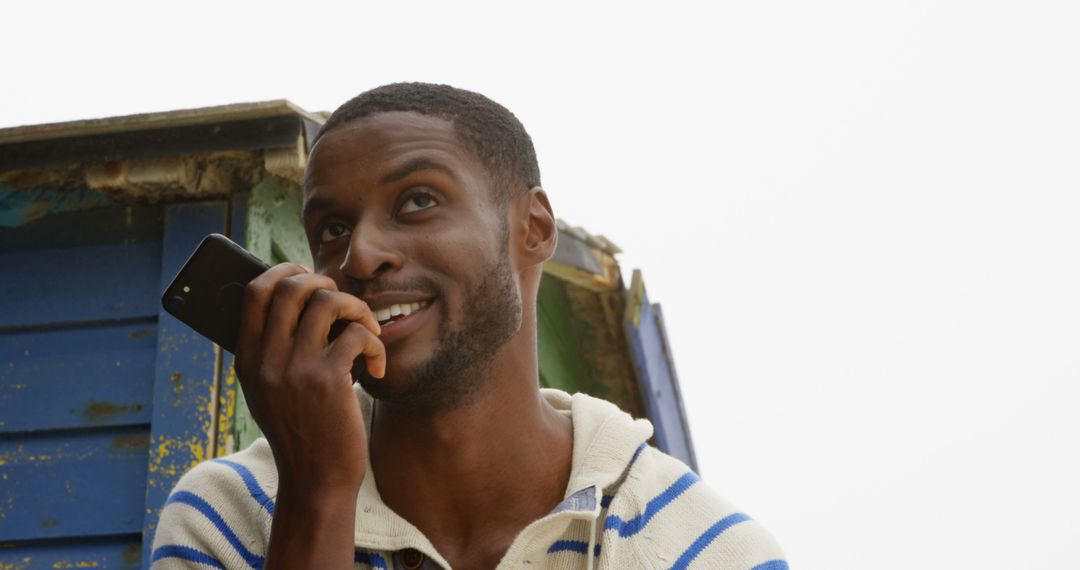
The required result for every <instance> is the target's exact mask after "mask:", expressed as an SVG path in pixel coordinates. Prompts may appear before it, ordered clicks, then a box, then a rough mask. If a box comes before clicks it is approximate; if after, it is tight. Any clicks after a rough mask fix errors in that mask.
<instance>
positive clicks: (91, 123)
mask: <svg viewBox="0 0 1080 570" xmlns="http://www.w3.org/2000/svg"><path fill="white" fill-rule="evenodd" d="M289 115H295V116H299V117H302V118H304V119H308V120H309V121H312V122H314V123H317V124H320V125H321V124H322V123H324V122H326V113H322V112H318V113H312V112H309V111H305V110H304V109H302V108H300V107H299V106H297V105H296V104H294V103H292V102H290V101H288V100H287V99H275V100H271V101H256V102H252V103H231V104H228V105H216V106H212V107H199V108H195V109H178V110H174V111H161V112H152V113H139V114H135V115H121V116H116V117H105V118H101V119H82V120H76V121H65V122H59V123H44V124H38V125H25V126H19V127H9V128H5V129H0V144H10V143H22V142H31V141H41V140H49V139H63V138H69V137H81V136H87V135H100V134H113V133H124V132H131V131H141V130H149V129H162V128H166V129H167V128H170V127H184V126H192V125H204V124H208V123H219V122H231V121H243V120H251V119H260V118H271V117H281V116H289Z"/></svg>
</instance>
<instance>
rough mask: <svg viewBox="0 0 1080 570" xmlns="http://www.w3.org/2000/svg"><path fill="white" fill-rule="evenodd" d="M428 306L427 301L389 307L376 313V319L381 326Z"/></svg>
mask: <svg viewBox="0 0 1080 570" xmlns="http://www.w3.org/2000/svg"><path fill="white" fill-rule="evenodd" d="M426 306H428V302H427V301H420V302H417V303H401V304H395V305H390V306H389V307H386V308H384V309H379V310H378V311H375V318H376V319H378V320H379V324H380V325H381V324H384V323H386V322H387V321H389V320H390V319H391V318H392V317H396V316H399V315H400V316H403V317H407V316H409V315H411V314H413V313H415V312H416V311H419V310H420V309H423V308H424V307H426Z"/></svg>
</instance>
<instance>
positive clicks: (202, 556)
mask: <svg viewBox="0 0 1080 570" xmlns="http://www.w3.org/2000/svg"><path fill="white" fill-rule="evenodd" d="M162 558H179V559H181V560H187V561H189V562H198V563H199V564H205V565H207V566H209V567H211V568H221V570H225V565H224V564H222V563H221V562H219V561H218V559H217V558H214V557H213V556H210V555H209V554H207V553H205V552H199V551H198V550H195V549H194V548H191V547H190V546H180V545H176V544H167V545H165V546H159V547H157V548H156V549H154V554H153V555H152V556H151V557H150V563H151V564H153V563H154V562H157V561H158V560H161V559H162Z"/></svg>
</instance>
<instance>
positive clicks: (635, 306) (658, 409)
mask: <svg viewBox="0 0 1080 570" xmlns="http://www.w3.org/2000/svg"><path fill="white" fill-rule="evenodd" d="M628 297H629V301H628V309H627V318H626V320H625V322H624V326H625V329H626V338H627V341H628V343H629V344H630V356H631V360H633V362H634V368H635V369H636V371H637V376H638V382H639V386H640V388H641V395H642V400H644V402H645V407H646V408H647V409H648V412H649V419H650V420H652V423H653V428H654V430H655V431H654V435H653V439H654V441H655V442H656V446H657V447H658V448H659V449H660V450H661V451H663V452H664V453H667V454H668V455H672V456H674V457H677V458H679V459H681V460H682V461H683V462H684V463H686V464H687V465H689V466H690V467H691V468H692V469H693V470H694V471H697V470H698V465H697V457H696V456H695V454H694V443H693V440H692V439H691V438H690V426H689V425H688V424H687V420H686V410H685V409H684V408H683V402H682V394H681V393H680V391H679V378H678V376H677V375H676V374H675V364H674V360H673V359H672V357H671V346H670V345H669V344H668V340H667V332H666V328H665V327H664V316H663V313H662V312H661V311H660V305H655V304H652V303H650V302H649V297H648V295H647V294H646V293H645V284H644V281H643V279H642V277H641V272H640V271H637V270H635V271H634V275H633V278H632V280H631V284H630V289H629V292H628Z"/></svg>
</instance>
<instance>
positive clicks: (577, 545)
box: [547, 540, 600, 556]
mask: <svg viewBox="0 0 1080 570" xmlns="http://www.w3.org/2000/svg"><path fill="white" fill-rule="evenodd" d="M588 551H589V543H587V542H585V541H583V540H556V541H555V543H554V544H552V545H551V548H548V551H547V553H548V554H555V553H556V552H577V553H578V554H585V553H586V552H588ZM593 556H600V545H599V544H596V545H595V546H593Z"/></svg>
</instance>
